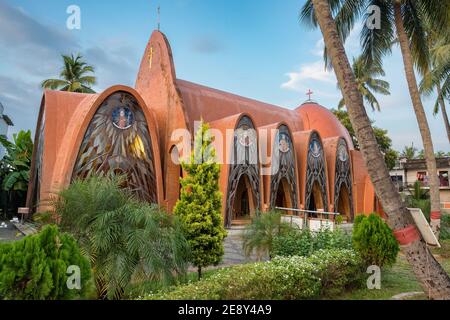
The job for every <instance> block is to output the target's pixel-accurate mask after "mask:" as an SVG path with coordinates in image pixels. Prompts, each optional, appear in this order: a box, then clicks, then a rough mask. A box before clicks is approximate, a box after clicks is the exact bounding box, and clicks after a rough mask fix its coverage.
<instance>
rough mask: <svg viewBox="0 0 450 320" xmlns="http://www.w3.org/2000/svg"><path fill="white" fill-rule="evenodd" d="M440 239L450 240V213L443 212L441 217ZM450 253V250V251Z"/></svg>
mask: <svg viewBox="0 0 450 320" xmlns="http://www.w3.org/2000/svg"><path fill="white" fill-rule="evenodd" d="M439 239H440V240H450V215H449V214H443V215H442V218H441V233H440V235H439ZM449 254H450V252H449Z"/></svg>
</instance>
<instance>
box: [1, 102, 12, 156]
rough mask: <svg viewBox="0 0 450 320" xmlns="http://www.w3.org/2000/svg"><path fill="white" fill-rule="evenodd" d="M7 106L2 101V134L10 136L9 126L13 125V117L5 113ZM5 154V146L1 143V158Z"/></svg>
mask: <svg viewBox="0 0 450 320" xmlns="http://www.w3.org/2000/svg"><path fill="white" fill-rule="evenodd" d="M4 111H5V107H4V106H3V105H2V103H1V102H0V136H5V137H6V136H8V127H10V126H13V125H14V124H13V122H12V121H11V119H10V118H9V117H8V116H7V115H6V114H4ZM4 155H5V148H4V147H3V146H2V145H0V159H2V158H3V156H4Z"/></svg>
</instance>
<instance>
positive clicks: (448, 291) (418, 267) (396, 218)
mask: <svg viewBox="0 0 450 320" xmlns="http://www.w3.org/2000/svg"><path fill="white" fill-rule="evenodd" d="M312 3H313V5H314V11H315V14H316V18H317V21H318V24H319V26H320V29H321V31H322V34H323V37H324V41H325V46H326V48H327V50H328V52H329V55H330V57H331V62H332V64H333V68H334V71H335V73H336V77H337V79H338V82H339V85H340V88H341V91H342V95H343V96H344V99H345V104H346V106H347V109H348V113H349V117H350V121H351V123H352V125H353V128H354V129H355V134H356V137H357V139H358V141H359V143H360V148H361V152H362V155H363V158H364V161H365V164H366V167H367V168H368V171H369V175H370V178H371V180H372V183H373V185H374V188H375V191H376V194H377V196H378V198H379V199H380V200H381V203H382V206H383V209H384V211H385V212H386V215H387V217H388V223H389V225H390V227H391V228H392V229H393V230H394V233H395V234H396V235H397V238H398V239H399V240H400V239H402V238H401V234H402V233H403V234H405V233H409V234H410V235H411V234H412V235H414V236H412V237H409V239H408V241H406V239H402V240H405V241H402V242H401V244H403V245H402V246H401V249H402V252H403V253H404V254H405V256H406V259H407V260H408V262H409V263H410V264H411V266H412V269H413V271H414V274H415V275H416V277H417V279H418V280H419V282H420V284H421V286H422V288H423V290H424V291H425V293H427V294H428V295H429V297H430V298H432V299H450V278H449V276H448V274H447V273H446V272H445V270H444V269H443V268H442V267H441V265H440V264H439V263H438V262H437V261H436V259H435V258H434V257H433V255H432V254H431V252H430V250H429V249H428V247H427V245H426V243H425V242H424V240H423V239H422V238H421V237H420V234H419V233H418V231H417V229H416V227H415V224H414V221H413V219H412V216H411V214H410V213H409V211H408V210H407V208H406V207H405V205H404V203H403V201H402V199H401V197H400V194H399V193H398V192H397V190H396V188H395V186H394V184H393V182H392V181H391V179H390V176H389V172H388V169H387V167H386V165H385V163H384V159H383V155H382V154H381V152H380V150H379V148H378V144H377V141H376V139H375V135H374V132H373V129H372V126H371V123H370V120H369V117H368V116H367V113H366V110H365V108H364V105H363V100H362V96H361V94H360V93H359V91H358V87H357V84H356V82H355V78H354V75H353V72H352V69H351V67H350V63H349V61H348V58H347V55H346V53H345V49H344V46H343V43H342V41H341V38H340V37H339V34H338V32H337V28H336V23H335V21H334V19H333V17H332V15H331V11H330V8H329V4H328V0H312ZM408 230H409V232H407V231H408Z"/></svg>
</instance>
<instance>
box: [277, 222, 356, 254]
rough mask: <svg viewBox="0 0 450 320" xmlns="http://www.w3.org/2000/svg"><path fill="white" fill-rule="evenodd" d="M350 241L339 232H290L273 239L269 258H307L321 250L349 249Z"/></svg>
mask: <svg viewBox="0 0 450 320" xmlns="http://www.w3.org/2000/svg"><path fill="white" fill-rule="evenodd" d="M351 248H352V239H351V237H350V236H349V235H347V234H346V233H344V232H343V231H341V230H336V231H329V230H326V229H325V230H322V231H320V232H311V231H309V230H292V231H290V232H287V233H284V234H279V235H277V236H275V237H274V239H273V247H272V252H271V256H285V257H289V256H302V257H307V256H310V255H311V254H313V253H314V252H316V251H319V250H322V249H351Z"/></svg>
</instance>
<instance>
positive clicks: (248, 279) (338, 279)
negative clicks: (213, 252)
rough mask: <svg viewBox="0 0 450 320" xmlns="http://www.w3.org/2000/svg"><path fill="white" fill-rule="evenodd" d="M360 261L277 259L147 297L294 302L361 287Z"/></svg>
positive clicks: (334, 255)
mask: <svg viewBox="0 0 450 320" xmlns="http://www.w3.org/2000/svg"><path fill="white" fill-rule="evenodd" d="M361 276H362V261H361V259H360V257H359V256H358V255H357V254H356V253H355V252H354V251H353V250H323V251H319V252H316V253H315V254H314V255H312V256H311V257H308V258H305V257H277V258H274V259H273V260H272V261H269V262H259V263H254V264H247V265H238V266H233V267H231V268H227V269H222V270H219V271H217V272H216V273H215V274H214V275H212V276H211V277H209V278H207V279H204V280H201V281H199V282H195V283H193V284H188V285H184V286H179V287H176V288H173V291H169V292H161V293H157V294H150V295H149V296H148V297H147V299H163V300H297V299H314V298H318V297H321V296H322V297H323V296H328V295H331V294H336V293H340V292H342V291H343V290H345V289H346V288H349V287H353V286H357V285H359V284H360V283H361Z"/></svg>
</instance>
